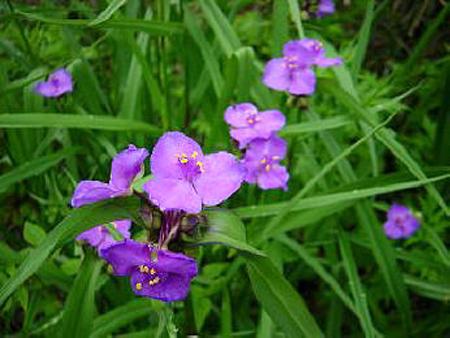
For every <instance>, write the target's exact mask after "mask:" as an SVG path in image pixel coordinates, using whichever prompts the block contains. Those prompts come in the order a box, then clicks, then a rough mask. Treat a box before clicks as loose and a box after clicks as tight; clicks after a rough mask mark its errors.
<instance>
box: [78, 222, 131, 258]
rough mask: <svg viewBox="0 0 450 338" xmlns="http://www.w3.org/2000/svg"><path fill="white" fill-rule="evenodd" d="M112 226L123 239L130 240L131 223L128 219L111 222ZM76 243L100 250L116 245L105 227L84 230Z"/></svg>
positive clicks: (99, 226)
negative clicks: (80, 242)
mask: <svg viewBox="0 0 450 338" xmlns="http://www.w3.org/2000/svg"><path fill="white" fill-rule="evenodd" d="M111 224H112V226H114V228H115V229H116V230H117V232H119V233H120V234H121V235H122V236H123V238H130V227H131V221H130V220H128V219H124V220H119V221H114V222H111ZM77 240H78V241H84V242H86V243H88V244H89V245H90V246H92V247H94V248H96V249H97V251H98V252H99V253H100V252H101V250H103V249H106V248H108V247H109V246H111V245H113V244H114V243H116V240H115V239H114V237H113V236H112V235H111V233H110V231H109V229H108V228H107V227H106V226H105V225H98V226H96V227H93V228H91V229H89V230H86V231H84V232H82V233H81V234H79V235H78V236H77Z"/></svg>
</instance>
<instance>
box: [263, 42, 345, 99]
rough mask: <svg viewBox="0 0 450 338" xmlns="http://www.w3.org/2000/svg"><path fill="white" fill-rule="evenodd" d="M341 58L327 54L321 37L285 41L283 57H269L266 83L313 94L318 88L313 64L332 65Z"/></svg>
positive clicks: (264, 80) (265, 76)
mask: <svg viewBox="0 0 450 338" xmlns="http://www.w3.org/2000/svg"><path fill="white" fill-rule="evenodd" d="M341 64H342V59H341V58H328V57H326V56H325V49H324V48H323V45H322V43H321V42H320V41H317V40H314V39H309V38H306V39H301V40H293V41H289V42H287V43H286V44H285V45H284V48H283V57H281V58H275V59H272V60H270V61H269V62H268V63H267V64H266V66H265V69H264V75H263V83H264V84H265V85H266V86H267V87H269V88H271V89H275V90H279V91H287V92H288V93H290V94H293V95H311V94H313V93H314V91H315V88H316V75H315V73H314V70H313V66H318V67H332V66H339V65H341Z"/></svg>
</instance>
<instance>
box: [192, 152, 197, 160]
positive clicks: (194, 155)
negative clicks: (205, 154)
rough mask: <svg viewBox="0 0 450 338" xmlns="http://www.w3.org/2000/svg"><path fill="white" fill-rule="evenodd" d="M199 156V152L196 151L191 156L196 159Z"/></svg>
mask: <svg viewBox="0 0 450 338" xmlns="http://www.w3.org/2000/svg"><path fill="white" fill-rule="evenodd" d="M197 156H198V152H196V151H194V152H193V153H192V155H191V157H192V158H193V159H194V160H195V159H196V158H197Z"/></svg>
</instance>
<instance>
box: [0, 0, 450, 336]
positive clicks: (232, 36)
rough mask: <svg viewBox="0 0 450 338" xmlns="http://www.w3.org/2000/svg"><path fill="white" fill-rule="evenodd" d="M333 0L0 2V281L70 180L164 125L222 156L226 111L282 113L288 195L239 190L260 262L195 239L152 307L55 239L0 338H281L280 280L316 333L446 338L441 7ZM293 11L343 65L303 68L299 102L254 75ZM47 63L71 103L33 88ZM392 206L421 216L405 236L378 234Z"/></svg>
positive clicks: (236, 203) (49, 220) (51, 221)
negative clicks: (68, 85) (307, 84)
mask: <svg viewBox="0 0 450 338" xmlns="http://www.w3.org/2000/svg"><path fill="white" fill-rule="evenodd" d="M335 3H336V7H337V10H336V13H335V14H333V15H331V16H328V17H325V18H323V19H314V18H313V17H311V16H310V15H308V9H309V10H311V8H313V7H314V2H313V1H303V3H301V2H297V1H294V0H274V1H266V0H259V1H248V0H227V1H219V0H216V1H214V0H193V1H183V0H171V1H168V0H154V1H137V0H129V1H125V0H124V1H117V0H114V1H102V0H98V1H96V0H91V1H69V0H67V1H56V0H55V1H50V0H47V1H39V0H29V1H14V0H4V1H2V2H1V3H0V32H1V33H0V145H1V147H0V173H1V174H0V205H1V207H0V219H1V223H0V229H1V233H0V240H1V242H0V284H1V285H6V284H7V283H9V281H10V280H11V279H10V278H13V277H14V276H15V275H16V274H17V271H18V267H19V265H20V264H21V262H22V261H23V260H24V259H25V257H26V256H27V255H28V254H29V253H30V251H31V250H32V249H33V248H35V247H38V246H39V244H40V243H43V241H45V240H46V239H47V240H48V238H49V237H50V236H49V235H48V233H49V232H50V231H51V230H52V229H53V228H54V227H55V225H56V224H57V223H58V222H60V221H61V219H63V218H64V217H65V216H66V215H67V214H68V212H69V211H70V208H69V200H70V197H71V194H72V192H73V189H74V186H75V184H76V182H78V181H79V180H81V179H100V180H106V179H107V177H108V175H109V168H110V161H111V158H112V156H114V154H115V153H116V152H117V151H119V150H121V149H122V148H124V147H125V146H126V145H127V144H129V143H134V144H136V145H138V146H146V147H147V148H149V149H150V148H151V147H152V145H153V144H154V142H155V140H156V139H157V137H158V136H159V135H160V134H161V133H162V132H163V131H166V130H182V131H183V132H185V133H186V134H188V135H190V136H191V137H194V138H195V139H197V140H198V141H199V142H201V143H202V144H203V146H204V148H205V149H206V151H217V150H225V149H226V150H228V151H232V152H233V151H234V152H235V153H236V154H237V152H236V150H234V147H233V144H232V142H231V141H230V139H229V136H228V128H227V126H226V125H225V123H224V121H223V112H224V110H225V108H226V107H227V106H228V105H230V104H233V103H237V102H244V101H251V102H255V103H256V104H257V105H258V107H259V108H260V109H261V110H263V109H269V108H272V109H273V108H278V109H279V110H281V111H282V112H284V113H285V115H286V116H287V119H288V126H287V127H286V128H285V129H284V131H283V132H282V136H284V137H286V138H287V139H288V141H289V156H288V161H287V162H288V163H287V165H288V168H289V171H290V174H291V179H290V182H289V191H288V192H281V191H265V192H263V191H260V190H258V189H256V188H255V187H253V186H244V187H243V188H241V190H240V191H239V192H238V193H237V194H236V195H235V196H234V197H233V198H232V199H230V200H229V201H228V202H227V203H226V204H225V207H226V208H230V209H232V210H234V212H235V214H236V215H238V216H239V217H240V218H241V219H242V220H243V221H244V223H245V226H246V232H247V241H248V242H249V243H250V244H252V245H253V246H255V247H257V248H258V249H260V250H262V251H264V252H265V253H266V254H267V255H268V257H269V258H270V262H271V263H272V264H273V266H269V265H267V264H266V263H264V264H260V265H258V263H257V260H255V262H256V263H255V262H254V263H251V262H250V263H249V261H248V260H246V259H247V258H245V255H241V254H240V253H239V252H238V251H237V250H234V249H230V248H226V247H223V246H219V245H217V246H207V247H206V246H205V247H203V246H202V247H198V248H196V249H195V250H192V254H193V255H195V256H196V258H197V260H198V262H199V265H200V267H201V274H200V275H199V277H197V278H196V280H195V281H194V283H193V285H192V289H191V293H190V296H189V298H188V299H187V300H186V301H185V302H183V303H177V304H172V305H164V304H162V303H158V302H156V301H151V300H146V299H137V298H136V297H135V296H134V295H133V294H132V292H131V290H130V288H129V285H128V281H127V280H126V279H120V278H111V277H110V276H109V274H108V271H107V269H106V267H105V266H104V265H102V263H101V262H100V261H99V260H98V259H96V258H93V257H92V256H93V255H92V254H91V253H90V252H89V250H88V249H86V248H85V247H81V246H80V245H79V244H76V243H75V242H74V241H72V240H67V241H65V242H64V243H62V244H63V245H60V246H58V247H57V249H56V250H54V251H53V252H51V254H50V255H49V256H48V258H47V259H45V262H44V263H43V264H42V265H40V267H39V269H38V270H37V272H36V273H35V274H33V275H32V277H30V278H29V279H27V280H26V281H24V282H23V283H21V284H20V285H18V286H17V288H16V291H15V292H14V293H13V294H12V295H11V297H9V298H7V299H6V301H4V302H3V304H2V307H1V310H0V311H1V316H0V335H1V336H2V337H9V336H11V337H12V336H14V337H28V336H32V337H34V336H36V337H54V336H57V334H58V333H59V332H61V330H62V332H63V333H62V334H63V335H64V336H65V337H70V336H79V337H81V336H91V337H108V336H115V337H150V336H151V337H166V336H169V337H173V336H176V335H178V336H185V335H187V334H199V335H200V336H220V337H229V336H233V337H238V336H239V337H256V336H257V337H278V336H279V337H282V336H283V335H286V336H288V337H299V336H301V333H300V332H295V331H289V330H286V328H289V327H291V328H292V327H293V328H295V323H294V324H292V323H289V322H288V323H281V322H280V317H279V316H281V317H283V318H285V317H289V315H292V318H294V319H293V320H294V322H295V320H296V319H295V318H296V316H297V313H296V312H295V311H296V310H295V309H293V308H292V306H291V303H289V302H285V301H286V299H287V298H289V294H286V295H279V294H278V295H277V292H279V289H280V288H281V289H283V286H285V285H287V284H284V283H289V284H290V285H292V287H293V288H294V289H295V290H296V292H297V293H298V294H299V295H301V296H302V298H303V299H304V301H305V303H306V305H307V307H308V309H309V311H310V313H311V314H312V316H313V317H314V319H315V321H316V322H317V325H318V327H320V330H321V331H322V332H323V334H324V335H325V336H328V337H341V336H344V337H348V336H355V337H360V336H370V337H372V336H373V337H375V336H381V335H385V336H387V337H409V336H411V337H423V336H425V335H428V336H429V337H444V336H447V335H450V321H449V320H448V319H449V318H448V316H449V315H448V314H449V310H450V308H449V301H450V281H449V275H450V255H449V253H448V249H447V248H448V245H449V241H450V238H449V231H450V230H449V229H450V226H449V218H448V216H449V209H448V206H447V205H446V202H448V201H449V197H450V183H449V177H450V151H449V149H450V111H449V107H450V105H449V92H450V57H449V53H448V51H449V47H450V46H449V44H448V41H450V40H449V38H450V29H449V25H448V20H449V14H450V5H449V4H446V2H445V1H428V0H420V1H413V2H411V1H400V0H385V1H371V0H367V1H351V0H343V1H335ZM300 18H301V19H302V20H301V21H302V25H303V27H304V29H305V32H306V36H308V37H314V38H318V39H320V40H321V41H323V42H324V43H325V46H326V48H327V50H328V52H329V54H330V55H335V54H337V55H340V56H341V57H343V59H344V62H345V65H344V66H343V67H340V68H336V69H334V70H331V69H328V70H320V71H318V75H319V82H318V88H317V91H316V93H315V94H314V95H313V96H312V97H308V98H295V97H289V96H287V95H286V94H283V93H279V92H274V91H270V90H268V89H267V88H265V87H264V86H263V85H262V83H261V81H260V79H261V75H262V69H263V65H264V63H265V62H266V61H267V60H268V59H270V58H271V57H275V56H279V55H280V52H281V49H282V46H283V44H284V43H285V42H287V41H288V40H290V39H295V38H298V34H299V30H298V29H299V20H298V19H300ZM58 67H67V68H68V69H69V71H70V72H71V73H72V74H73V76H74V79H75V90H74V92H73V94H71V95H67V96H64V97H62V98H60V99H57V100H48V99H43V98H42V97H40V96H37V95H36V94H35V93H33V90H32V89H33V86H34V85H35V83H36V81H38V80H42V79H43V78H44V77H45V76H46V75H47V74H49V73H50V72H51V71H53V70H54V69H55V68H58ZM393 114H394V115H395V117H393V119H392V120H390V121H389V122H388V125H386V126H379V124H380V123H381V122H383V121H385V120H386V119H387V118H388V117H390V116H391V115H393ZM377 125H378V127H377ZM375 127H377V128H378V129H377V130H376V131H374V130H373V128H375ZM361 140H362V141H361ZM359 141H361V143H362V144H361V145H360V146H358V147H355V148H354V149H353V147H352V144H355V142H359ZM346 151H348V153H346ZM342 152H343V153H342ZM350 152H351V154H350ZM340 154H344V155H345V156H344V155H340ZM347 155H348V156H347ZM336 159H339V161H337V160H336ZM335 160H336V161H335ZM333 161H335V163H333ZM330 163H331V165H330ZM318 173H319V174H320V175H319V176H318V175H317V174H318ZM321 173H322V174H323V175H322V174H321ZM430 182H433V183H430ZM393 201H398V202H401V203H403V204H406V205H408V206H410V207H411V208H413V209H414V210H416V212H417V213H418V215H420V217H421V219H422V223H423V226H422V228H421V230H420V231H419V232H418V233H417V234H416V235H415V236H413V237H412V238H410V239H408V240H406V241H400V242H393V241H388V240H387V239H386V238H385V237H384V234H383V232H382V224H383V222H384V220H385V211H386V210H387V209H388V207H389V204H390V203H391V202H393ZM251 206H254V207H251ZM134 232H135V233H136V234H137V235H139V233H140V230H139V227H137V226H136V227H135V228H134ZM273 267H276V269H275V268H273ZM277 271H281V272H282V273H283V276H284V277H280V278H278V277H273V276H281V274H280V275H278V274H277ZM272 274H273V276H272ZM258 276H259V277H258ZM261 276H262V277H261ZM264 278H265V279H264ZM264 281H265V282H264ZM264 283H266V284H264ZM272 283H273V284H272ZM4 287H5V286H4ZM252 287H253V290H254V293H253V292H250V290H251V288H252ZM255 295H256V296H255ZM283 297H284V298H283ZM286 297H287V298H286ZM70 318H72V319H70ZM74 321H76V323H77V327H78V325H79V326H80V327H84V326H85V327H86V331H79V332H85V334H83V335H80V333H79V332H78V333H77V331H76V330H75V331H74V330H73V325H74ZM71 325H72V326H71ZM86 332H87V333H86Z"/></svg>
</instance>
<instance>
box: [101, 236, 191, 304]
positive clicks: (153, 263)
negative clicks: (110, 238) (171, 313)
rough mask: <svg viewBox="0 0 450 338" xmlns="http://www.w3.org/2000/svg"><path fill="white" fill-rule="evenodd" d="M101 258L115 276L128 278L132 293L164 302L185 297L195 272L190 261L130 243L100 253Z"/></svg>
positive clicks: (189, 258)
mask: <svg viewBox="0 0 450 338" xmlns="http://www.w3.org/2000/svg"><path fill="white" fill-rule="evenodd" d="M102 256H103V257H104V259H105V260H106V261H107V262H108V263H109V264H111V266H112V269H113V273H114V274H115V275H116V276H128V277H130V282H131V287H132V289H133V291H134V293H136V294H137V295H139V296H144V297H150V298H154V299H158V300H161V301H165V302H172V301H178V300H182V299H184V298H186V296H187V294H188V292H189V287H190V283H191V280H192V279H193V278H194V277H195V276H196V275H197V273H198V269H197V263H196V261H195V260H194V259H193V258H191V257H188V256H185V255H183V254H181V253H175V252H170V251H167V250H160V249H157V248H154V247H152V246H151V245H150V244H147V243H139V242H135V241H133V240H125V241H123V242H120V243H117V244H114V245H112V246H110V247H108V248H106V249H104V250H102Z"/></svg>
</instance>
